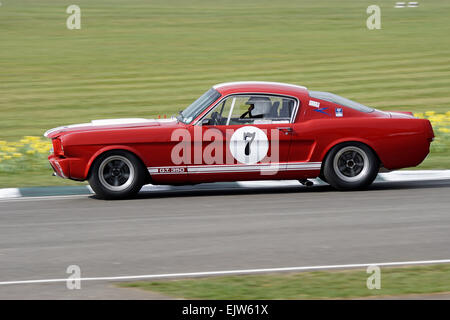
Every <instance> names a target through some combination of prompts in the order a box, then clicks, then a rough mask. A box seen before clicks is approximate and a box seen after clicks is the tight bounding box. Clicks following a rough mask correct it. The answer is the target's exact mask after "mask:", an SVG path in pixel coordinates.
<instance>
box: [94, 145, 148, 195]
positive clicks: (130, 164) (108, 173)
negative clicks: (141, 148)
mask: <svg viewBox="0 0 450 320" xmlns="http://www.w3.org/2000/svg"><path fill="white" fill-rule="evenodd" d="M145 177H146V172H145V168H144V167H143V165H142V163H141V161H140V160H139V159H138V158H137V157H136V156H135V155H134V154H132V153H130V152H127V151H122V150H113V151H109V152H106V153H104V154H102V155H101V156H100V157H99V158H97V159H96V160H95V162H94V164H93V166H92V170H91V175H90V177H89V184H90V185H91V187H92V189H93V190H94V192H95V193H96V194H97V196H99V197H100V198H104V199H123V198H128V197H131V196H133V195H135V194H137V193H138V192H139V190H140V189H141V188H142V186H143V185H144V183H145Z"/></svg>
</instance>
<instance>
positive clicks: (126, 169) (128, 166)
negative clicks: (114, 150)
mask: <svg viewBox="0 0 450 320" xmlns="http://www.w3.org/2000/svg"><path fill="white" fill-rule="evenodd" d="M98 177H99V180H100V182H101V184H102V185H103V186H104V187H105V188H107V189H108V190H111V191H123V190H125V189H127V188H128V187H129V186H130V185H131V184H132V183H133V181H134V177H135V170H134V166H133V164H132V163H131V161H130V160H128V159H127V158H126V157H123V156H111V157H108V158H106V159H105V160H103V161H102V163H101V164H100V167H99V169H98Z"/></svg>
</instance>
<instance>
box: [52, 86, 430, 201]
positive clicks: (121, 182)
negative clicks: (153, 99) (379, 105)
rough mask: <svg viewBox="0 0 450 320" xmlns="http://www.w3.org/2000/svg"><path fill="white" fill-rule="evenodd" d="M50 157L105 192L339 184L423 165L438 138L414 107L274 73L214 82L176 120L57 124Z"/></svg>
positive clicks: (360, 184) (354, 184)
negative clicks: (254, 183)
mask: <svg viewBox="0 0 450 320" xmlns="http://www.w3.org/2000/svg"><path fill="white" fill-rule="evenodd" d="M45 136H46V137H48V138H50V139H52V143H53V151H52V154H51V155H50V156H49V161H50V164H51V166H52V168H53V170H54V172H55V174H56V175H58V176H60V177H62V178H68V179H73V180H79V181H84V180H88V181H89V184H90V185H91V187H92V189H93V190H94V192H95V193H96V194H97V195H98V196H99V197H100V198H105V199H117V198H125V197H130V196H133V195H135V194H136V193H138V192H139V190H140V189H141V188H142V186H143V185H145V184H149V183H151V184H167V185H183V184H197V183H205V182H217V181H239V180H272V179H276V180H292V179H295V180H299V181H300V182H301V183H303V184H307V185H309V184H310V183H311V182H310V181H309V180H307V179H310V178H317V177H320V178H321V179H322V180H323V181H325V182H327V183H329V184H330V185H331V186H333V187H334V188H336V189H338V190H352V189H358V188H364V187H367V186H368V185H370V184H371V183H372V182H373V181H374V179H375V178H376V175H377V173H378V172H379V171H380V170H386V171H390V170H395V169H401V168H406V167H413V166H417V165H419V164H420V163H421V162H422V161H423V160H424V159H425V157H426V156H427V155H428V153H429V147H430V143H431V142H432V141H433V139H434V134H433V129H432V127H431V124H430V122H429V121H428V120H426V119H417V118H415V117H414V116H413V114H412V113H410V112H400V111H399V112H387V111H380V110H377V109H374V108H371V107H368V106H365V105H362V104H360V103H357V102H355V101H352V100H349V99H346V98H344V97H341V96H339V95H336V94H332V93H328V92H320V91H311V90H308V89H307V88H305V87H302V86H297V85H292V84H284V83H273V82H232V83H224V84H218V85H215V86H213V87H212V88H211V89H209V90H208V91H206V92H205V93H204V94H203V95H202V96H200V97H199V98H198V99H197V100H196V101H195V102H193V103H192V104H191V105H190V106H188V107H187V108H186V109H184V110H183V111H181V112H180V113H179V115H178V116H176V117H173V118H170V119H141V118H129V119H109V120H94V121H91V122H90V123H85V124H76V125H68V126H62V127H58V128H54V129H51V130H49V131H47V132H46V133H45Z"/></svg>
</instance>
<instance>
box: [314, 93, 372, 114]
mask: <svg viewBox="0 0 450 320" xmlns="http://www.w3.org/2000/svg"><path fill="white" fill-rule="evenodd" d="M309 96H310V97H311V98H313V99H320V100H325V101H329V102H332V103H335V104H339V105H341V106H344V107H348V108H351V109H354V110H357V111H360V112H365V113H369V112H373V111H374V110H375V109H373V108H371V107H368V106H365V105H363V104H361V103H358V102H356V101H353V100H350V99H347V98H344V97H341V96H338V95H337V94H334V93H330V92H323V91H309Z"/></svg>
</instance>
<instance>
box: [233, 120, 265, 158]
mask: <svg viewBox="0 0 450 320" xmlns="http://www.w3.org/2000/svg"><path fill="white" fill-rule="evenodd" d="M267 151H269V139H268V138H267V135H266V134H265V133H264V131H262V130H261V129H259V128H257V127H252V126H245V127H241V128H239V129H237V130H236V131H235V132H234V133H233V135H232V136H231V139H230V152H231V154H232V155H233V157H234V158H235V159H236V160H237V161H239V162H240V163H245V164H254V163H257V162H259V161H261V160H262V159H264V157H265V156H266V155H267Z"/></svg>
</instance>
